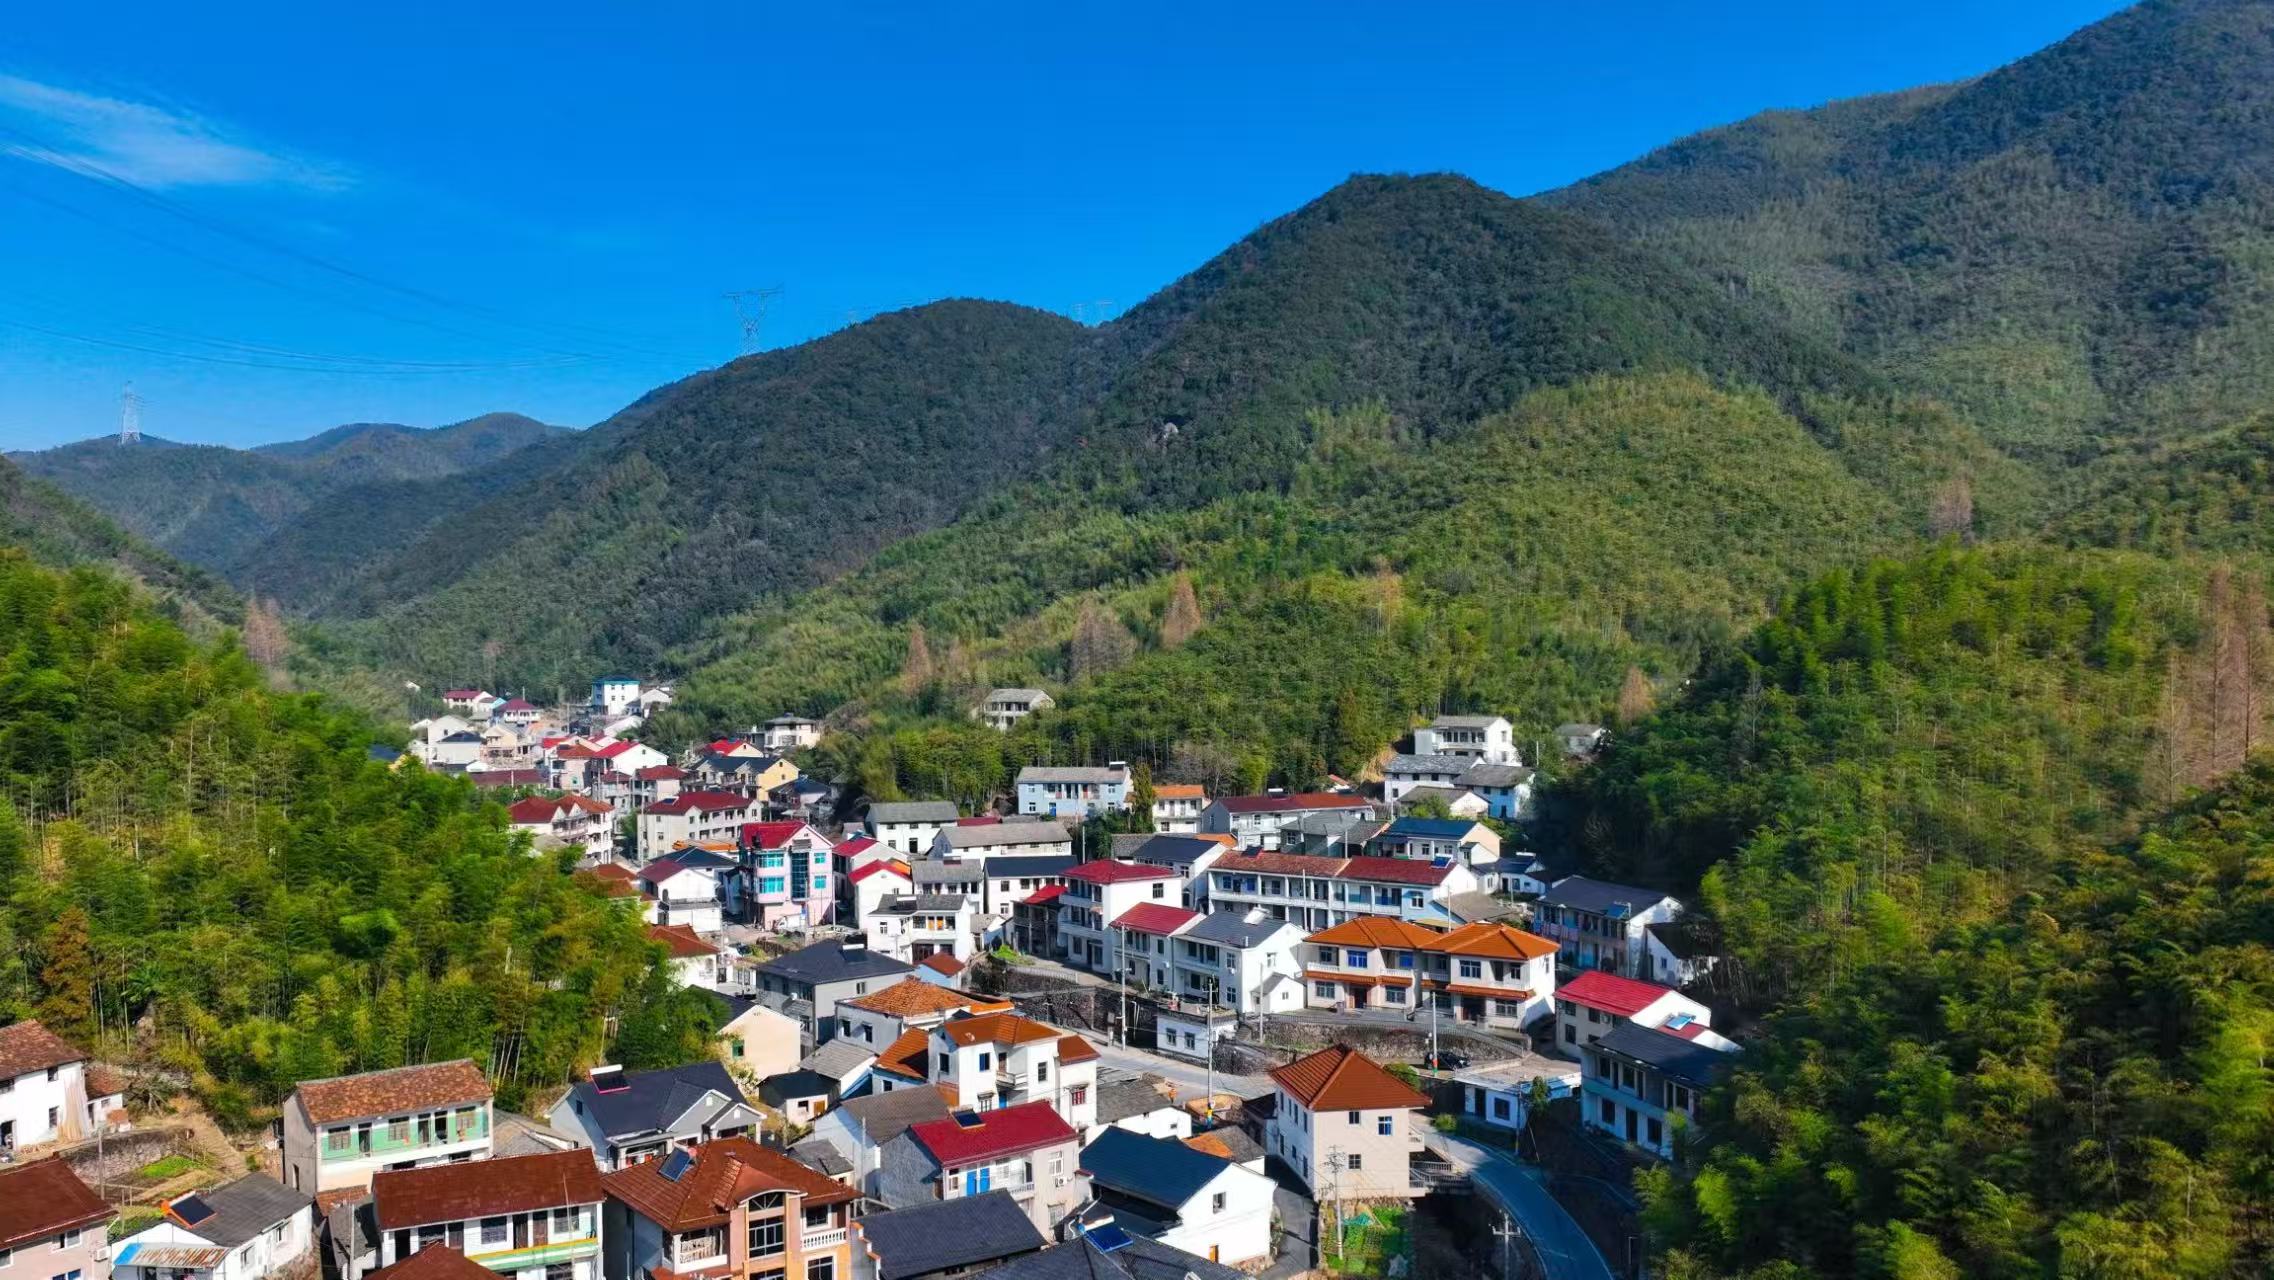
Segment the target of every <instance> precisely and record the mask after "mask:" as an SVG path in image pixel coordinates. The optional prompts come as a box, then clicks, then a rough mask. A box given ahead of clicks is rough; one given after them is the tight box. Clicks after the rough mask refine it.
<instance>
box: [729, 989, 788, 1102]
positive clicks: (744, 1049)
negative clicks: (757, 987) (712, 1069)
mask: <svg viewBox="0 0 2274 1280" xmlns="http://www.w3.org/2000/svg"><path fill="white" fill-rule="evenodd" d="M711 994H713V995H714V996H717V997H718V1000H719V1003H720V1004H721V1005H722V1006H724V1009H725V1017H724V1019H723V1020H722V1021H721V1022H720V1023H719V1029H718V1030H717V1031H716V1032H715V1033H713V1034H712V1036H711V1043H712V1044H714V1045H716V1046H718V1055H719V1061H721V1062H723V1063H725V1064H726V1065H727V1068H728V1070H730V1071H740V1072H746V1073H748V1074H749V1075H751V1076H755V1077H756V1078H758V1079H760V1080H763V1079H765V1078H766V1077H768V1076H773V1075H779V1074H781V1073H782V1072H784V1071H795V1070H796V1069H797V1068H798V1066H799V1061H798V1060H799V1057H800V1055H801V1054H802V1053H803V1052H804V1049H803V1047H802V1042H803V1040H804V1034H805V1033H804V1029H803V1028H801V1027H800V1026H798V1022H797V1019H795V1018H793V1017H791V1016H789V1015H788V1014H786V1013H784V1012H782V1011H781V1010H779V1009H775V1008H771V1007H769V1006H767V1005H765V1004H763V1003H761V1002H759V1001H758V1000H756V999H754V998H752V997H750V996H741V995H732V994H729V993H727V992H724V991H713V992H712V993H711Z"/></svg>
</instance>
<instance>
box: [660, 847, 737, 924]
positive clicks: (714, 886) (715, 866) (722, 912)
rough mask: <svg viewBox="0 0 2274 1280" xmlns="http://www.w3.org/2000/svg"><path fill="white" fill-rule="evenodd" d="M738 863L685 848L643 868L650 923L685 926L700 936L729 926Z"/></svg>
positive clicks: (702, 851) (707, 852)
mask: <svg viewBox="0 0 2274 1280" xmlns="http://www.w3.org/2000/svg"><path fill="white" fill-rule="evenodd" d="M735 866H736V864H735V860H734V859H732V858H729V857H727V856H725V855H724V854H718V853H712V852H711V851H709V850H708V849H691V848H690V849H681V850H680V851H678V852H677V853H673V854H667V855H665V856H663V857H661V858H657V859H656V860H655V861H653V862H650V863H648V864H647V865H646V866H644V867H641V868H640V869H639V872H638V874H637V879H638V881H639V886H640V893H641V896H642V898H643V899H644V910H643V911H642V913H641V914H642V915H643V916H644V917H645V918H646V920H647V922H648V923H649V924H662V925H672V924H683V925H686V926H687V927H688V928H691V929H693V930H694V931H695V932H697V933H717V932H718V931H719V930H721V929H724V928H725V927H726V889H725V887H724V884H723V881H724V879H725V878H726V877H727V876H730V875H732V874H733V873H734V870H735Z"/></svg>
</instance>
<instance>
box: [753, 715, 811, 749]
mask: <svg viewBox="0 0 2274 1280" xmlns="http://www.w3.org/2000/svg"><path fill="white" fill-rule="evenodd" d="M759 741H760V742H762V743H764V744H765V747H766V750H768V751H770V752H773V753H774V754H776V755H779V754H781V753H783V752H786V751H798V750H802V749H804V748H806V747H810V746H813V745H815V744H816V743H818V742H820V741H821V722H820V721H819V720H813V719H808V718H807V717H805V716H775V717H774V718H773V719H771V720H768V721H767V722H766V725H765V732H764V733H762V734H760V735H759Z"/></svg>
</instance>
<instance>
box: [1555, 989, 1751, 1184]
mask: <svg viewBox="0 0 2274 1280" xmlns="http://www.w3.org/2000/svg"><path fill="white" fill-rule="evenodd" d="M1715 1039H1716V1040H1719V1041H1720V1044H1721V1045H1726V1046H1728V1047H1727V1048H1721V1047H1717V1046H1715V1045H1710V1044H1705V1043H1701V1042H1700V1041H1698V1040H1694V1039H1685V1038H1684V1037H1682V1036H1681V1035H1679V1034H1676V1033H1675V1032H1673V1031H1671V1030H1669V1029H1668V1028H1667V1027H1666V1026H1658V1027H1647V1026H1643V1025H1642V1024H1640V1023H1636V1022H1627V1023H1624V1024H1622V1025H1620V1026H1618V1027H1615V1028H1613V1029H1612V1030H1610V1031H1608V1032H1606V1033H1605V1034H1604V1035H1603V1036H1602V1038H1600V1039H1598V1040H1596V1041H1595V1043H1593V1044H1591V1045H1589V1046H1587V1049H1586V1051H1585V1053H1584V1054H1583V1055H1582V1058H1583V1060H1584V1061H1585V1064H1586V1068H1587V1071H1586V1077H1585V1079H1584V1081H1583V1082H1582V1084H1581V1086H1580V1099H1579V1114H1580V1118H1581V1119H1582V1120H1583V1121H1585V1123H1586V1125H1587V1127H1588V1128H1590V1129H1596V1130H1599V1131H1601V1132H1603V1133H1607V1134H1610V1135H1611V1136H1612V1137H1614V1138H1617V1139H1619V1140H1621V1141H1624V1142H1626V1143H1628V1144H1629V1145H1631V1146H1635V1147H1640V1148H1641V1149H1642V1150H1644V1151H1647V1152H1649V1153H1650V1154H1651V1155H1654V1156H1657V1157H1658V1158H1659V1159H1661V1160H1663V1159H1666V1158H1668V1157H1670V1156H1672V1155H1673V1154H1674V1134H1675V1131H1676V1130H1677V1129H1681V1128H1685V1127H1689V1126H1693V1125H1695V1124H1696V1123H1697V1121H1698V1115H1699V1111H1700V1109H1701V1107H1702V1104H1703V1103H1704V1100H1705V1094H1706V1091H1707V1090H1709V1089H1711V1088H1713V1086H1714V1085H1715V1084H1716V1083H1718V1082H1719V1081H1720V1079H1721V1077H1722V1076H1723V1075H1724V1074H1725V1073H1726V1072H1727V1071H1728V1070H1729V1068H1730V1066H1731V1065H1732V1062H1733V1057H1734V1053H1735V1050H1736V1046H1735V1045H1734V1044H1732V1043H1731V1042H1730V1041H1728V1040H1723V1039H1721V1038H1720V1037H1718V1036H1717V1037H1715Z"/></svg>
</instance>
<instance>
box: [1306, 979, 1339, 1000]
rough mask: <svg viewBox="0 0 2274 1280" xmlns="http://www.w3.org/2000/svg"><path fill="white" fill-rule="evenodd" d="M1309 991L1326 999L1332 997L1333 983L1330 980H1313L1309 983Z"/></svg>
mask: <svg viewBox="0 0 2274 1280" xmlns="http://www.w3.org/2000/svg"><path fill="white" fill-rule="evenodd" d="M1311 991H1312V993H1313V994H1314V995H1318V996H1322V997H1324V998H1326V999H1328V1000H1332V999H1334V984H1333V983H1331V982H1314V983H1312V984H1311Z"/></svg>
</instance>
